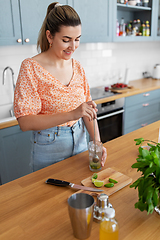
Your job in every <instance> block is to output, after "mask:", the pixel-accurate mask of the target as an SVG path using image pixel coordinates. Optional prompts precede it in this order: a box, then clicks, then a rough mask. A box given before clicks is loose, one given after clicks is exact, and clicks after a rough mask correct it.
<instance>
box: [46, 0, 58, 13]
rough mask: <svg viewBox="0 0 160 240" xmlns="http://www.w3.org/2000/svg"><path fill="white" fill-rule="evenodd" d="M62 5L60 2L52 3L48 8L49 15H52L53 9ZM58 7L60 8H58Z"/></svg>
mask: <svg viewBox="0 0 160 240" xmlns="http://www.w3.org/2000/svg"><path fill="white" fill-rule="evenodd" d="M58 4H60V3H59V2H54V3H51V4H50V5H49V6H48V8H47V15H48V14H49V13H50V11H51V10H52V9H54V8H55V7H56V5H58ZM57 7H58V6H57Z"/></svg>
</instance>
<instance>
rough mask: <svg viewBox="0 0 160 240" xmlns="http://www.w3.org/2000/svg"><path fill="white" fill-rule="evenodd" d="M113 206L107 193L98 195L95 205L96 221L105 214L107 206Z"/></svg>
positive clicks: (94, 216) (94, 214)
mask: <svg viewBox="0 0 160 240" xmlns="http://www.w3.org/2000/svg"><path fill="white" fill-rule="evenodd" d="M108 207H109V208H112V204H111V203H110V202H109V197H108V195H107V194H105V193H102V194H99V195H98V196H97V201H96V205H95V206H94V212H93V218H94V220H95V221H96V222H100V221H101V220H102V218H103V217H104V215H105V211H106V209H107V208H108Z"/></svg>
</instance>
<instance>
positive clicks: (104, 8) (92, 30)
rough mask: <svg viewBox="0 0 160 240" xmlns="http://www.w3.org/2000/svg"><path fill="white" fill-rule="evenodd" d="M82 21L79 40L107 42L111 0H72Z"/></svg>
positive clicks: (108, 38)
mask: <svg viewBox="0 0 160 240" xmlns="http://www.w3.org/2000/svg"><path fill="white" fill-rule="evenodd" d="M72 2H73V3H72V6H73V7H74V9H75V10H76V11H77V12H78V14H79V16H80V18H81V21H82V36H81V42H83V43H85V42H109V41H111V35H112V33H111V31H112V21H111V19H112V2H113V0H99V1H97V0H80V1H77V0H73V1H72Z"/></svg>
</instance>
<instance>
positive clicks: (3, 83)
mask: <svg viewBox="0 0 160 240" xmlns="http://www.w3.org/2000/svg"><path fill="white" fill-rule="evenodd" d="M7 69H10V71H11V73H12V84H13V91H14V90H15V83H14V71H13V69H12V68H11V67H9V66H8V67H5V69H4V70H3V73H2V83H3V85H4V74H5V72H6V70H7Z"/></svg>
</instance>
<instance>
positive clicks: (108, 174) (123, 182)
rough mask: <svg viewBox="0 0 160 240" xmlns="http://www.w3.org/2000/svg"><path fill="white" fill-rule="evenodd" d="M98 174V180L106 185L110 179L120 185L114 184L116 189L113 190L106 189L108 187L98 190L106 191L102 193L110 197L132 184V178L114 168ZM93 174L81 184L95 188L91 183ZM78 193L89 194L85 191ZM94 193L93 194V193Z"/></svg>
mask: <svg viewBox="0 0 160 240" xmlns="http://www.w3.org/2000/svg"><path fill="white" fill-rule="evenodd" d="M97 174H98V178H97V179H98V180H102V181H104V184H106V183H109V178H112V179H114V180H117V181H118V183H115V184H114V187H112V188H106V187H104V186H103V187H101V188H98V189H103V190H104V191H103V192H102V193H105V194H107V195H108V196H110V195H112V194H113V193H115V192H117V191H119V190H120V189H122V188H124V187H125V186H127V185H128V184H130V183H131V182H132V178H130V177H128V176H126V175H124V174H123V173H120V172H117V171H116V170H114V169H112V168H107V169H105V170H103V171H100V172H98V173H97ZM92 175H93V174H91V176H90V177H88V178H86V179H84V180H82V181H81V184H82V185H84V186H86V187H95V186H94V184H93V183H92V181H91V177H92ZM78 192H85V193H88V194H89V191H84V190H80V191H78ZM92 193H93V192H92Z"/></svg>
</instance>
